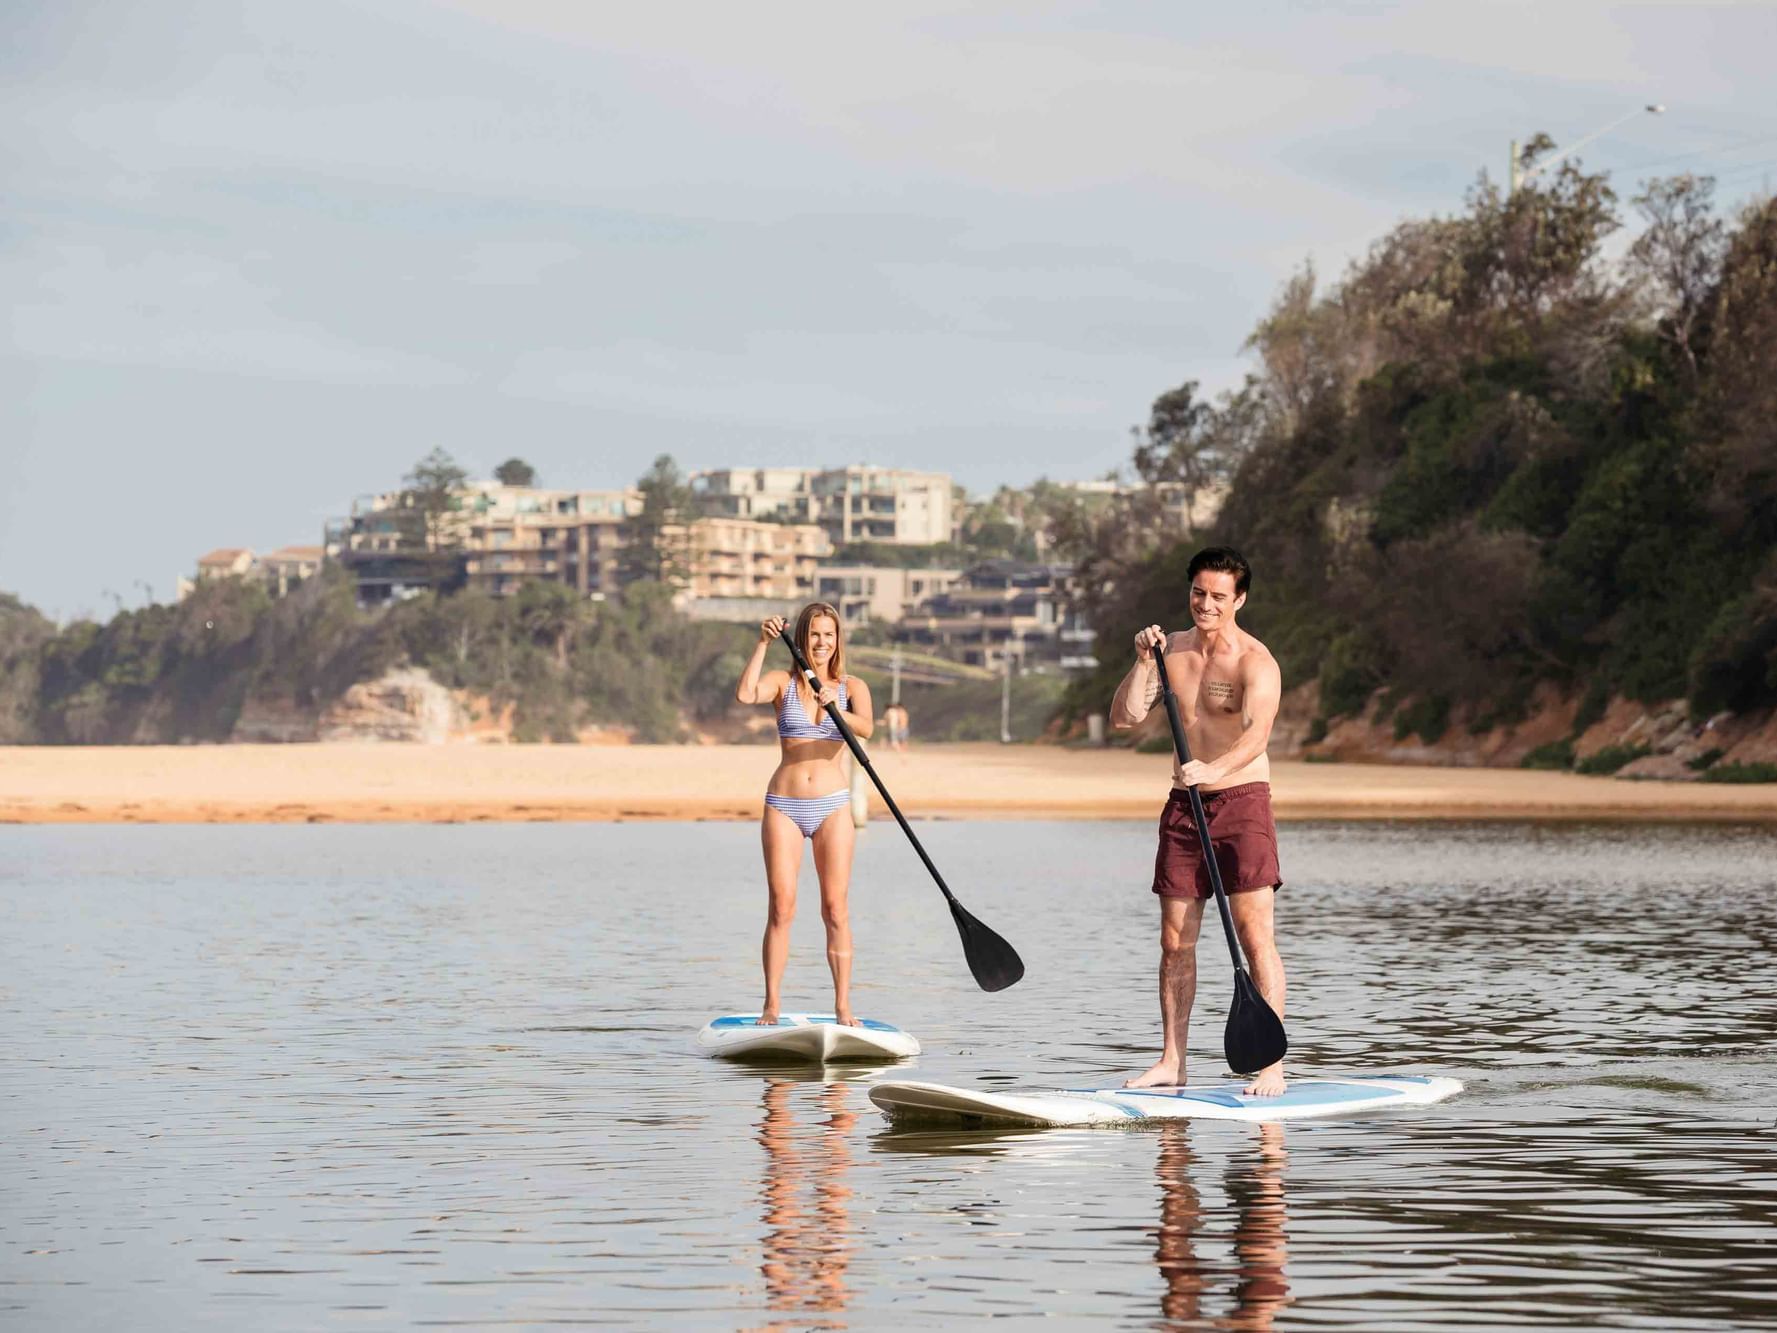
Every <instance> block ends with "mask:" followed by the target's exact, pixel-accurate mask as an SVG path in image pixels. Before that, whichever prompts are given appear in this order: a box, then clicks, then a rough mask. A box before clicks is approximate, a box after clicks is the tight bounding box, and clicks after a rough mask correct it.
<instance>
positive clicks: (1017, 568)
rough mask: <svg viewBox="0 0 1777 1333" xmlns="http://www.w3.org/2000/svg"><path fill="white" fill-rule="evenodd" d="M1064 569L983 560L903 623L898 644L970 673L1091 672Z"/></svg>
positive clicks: (1085, 636)
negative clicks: (953, 661)
mask: <svg viewBox="0 0 1777 1333" xmlns="http://www.w3.org/2000/svg"><path fill="white" fill-rule="evenodd" d="M1072 572H1073V571H1072V570H1071V568H1070V567H1068V566H1066V565H1045V564H1029V563H1026V562H1024V561H1018V560H986V561H983V562H982V563H980V564H978V565H975V566H972V567H971V568H969V569H968V570H965V571H964V573H963V575H962V577H961V578H960V579H959V580H958V581H957V582H956V583H955V584H954V585H953V586H951V587H950V588H949V589H947V590H946V591H944V592H941V593H939V594H938V595H936V596H935V597H933V598H932V599H931V600H930V601H928V602H927V603H926V604H925V605H924V606H922V607H919V608H918V609H916V610H915V611H913V612H912V613H911V614H909V615H907V616H905V617H904V618H903V619H902V621H901V623H900V625H899V626H898V627H897V628H896V630H895V638H896V639H897V640H898V641H900V642H902V643H907V644H912V645H916V646H918V647H921V648H925V649H928V650H930V651H933V652H937V653H940V654H942V655H943V656H946V657H953V658H956V659H957V660H959V661H962V662H967V663H969V664H970V665H973V666H982V667H987V668H989V669H992V670H998V669H1000V668H1002V667H1005V666H1007V665H1008V664H1009V665H1010V666H1011V667H1012V668H1014V669H1017V670H1025V669H1028V668H1031V667H1041V666H1045V665H1046V666H1051V667H1059V668H1062V669H1064V670H1073V669H1077V668H1086V667H1091V666H1095V665H1096V660H1095V659H1094V658H1093V657H1092V651H1091V649H1092V640H1093V632H1092V630H1091V628H1090V627H1088V626H1087V625H1086V623H1085V621H1084V619H1083V617H1081V616H1080V615H1079V613H1078V612H1076V611H1075V610H1073V608H1072V606H1071V604H1070V594H1069V588H1068V579H1069V576H1070V575H1071V574H1072Z"/></svg>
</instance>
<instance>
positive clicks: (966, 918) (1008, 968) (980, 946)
mask: <svg viewBox="0 0 1777 1333" xmlns="http://www.w3.org/2000/svg"><path fill="white" fill-rule="evenodd" d="M783 639H784V646H785V647H786V648H788V649H789V650H790V656H791V658H793V659H794V660H795V663H796V670H797V671H798V672H800V673H801V674H802V676H803V677H804V678H805V679H807V681H808V683H809V684H810V685H811V686H812V687H813V688H814V690H815V693H817V694H818V693H820V688H821V683H820V681H819V679H817V678H816V676H815V674H814V672H813V671H812V670H810V669H809V665H808V661H807V659H806V658H804V657H803V656H802V649H801V648H799V647H797V646H796V639H795V636H794V635H792V634H785V635H784V636H783ZM794 684H795V682H794V681H792V682H791V685H792V687H794ZM827 714H828V716H829V717H831V718H832V719H833V723H834V725H835V726H837V727H838V728H839V734H840V735H841V736H843V737H845V743H846V744H847V745H849V746H850V747H851V752H852V756H853V758H855V759H856V760H857V761H858V762H859V763H860V764H862V765H863V766H864V771H865V772H866V773H868V774H869V775H870V781H872V782H874V783H875V784H876V790H877V791H879V792H881V793H882V799H883V801H884V802H885V803H886V804H887V805H888V808H889V813H890V814H892V815H894V817H895V822H896V823H898V824H899V825H900V826H901V832H903V833H905V834H906V835H907V841H908V842H910V843H912V844H913V850H914V851H916V852H918V853H919V859H920V860H921V861H924V862H925V865H926V869H927V870H929V871H931V872H932V878H933V879H934V880H935V881H937V884H938V889H939V891H940V892H941V893H943V895H944V900H945V901H946V902H948V903H949V904H950V915H951V916H952V917H953V918H955V920H956V929H957V933H958V934H959V935H961V936H962V939H963V957H965V958H967V959H968V960H969V971H970V972H972V973H974V974H975V981H976V984H977V985H979V986H980V987H981V989H982V990H987V991H994V990H1005V989H1006V987H1008V986H1011V985H1014V984H1016V983H1017V981H1018V979H1019V978H1020V977H1022V976H1023V975H1024V960H1023V959H1021V958H1019V956H1018V951H1017V950H1016V949H1014V948H1013V947H1012V946H1011V945H1010V944H1007V943H1006V941H1005V940H1003V939H1001V938H1000V936H999V935H998V934H996V933H995V932H994V931H992V930H990V929H988V927H986V926H984V925H982V924H981V923H980V922H979V921H977V920H976V919H975V918H974V917H973V916H971V915H970V914H969V912H968V910H967V909H966V908H964V907H963V905H962V904H961V903H959V902H958V901H957V900H956V895H955V894H953V893H952V892H951V891H950V886H949V885H948V884H946V883H945V882H944V876H942V875H940V874H939V873H938V867H937V866H935V865H933V864H932V858H931V857H929V856H927V855H926V849H925V848H924V847H921V846H920V845H919V839H918V838H916V837H915V836H914V834H913V830H912V829H911V828H909V827H908V825H907V817H906V816H905V815H903V814H902V813H901V807H900V806H898V805H896V804H895V798H894V797H892V796H890V795H889V792H888V788H887V787H885V786H883V785H882V779H881V778H879V777H878V776H876V769H875V768H874V767H872V766H871V763H870V756H869V755H867V754H865V753H864V747H863V746H861V745H859V744H858V738H857V737H856V736H854V735H852V731H851V728H850V727H848V726H847V725H846V724H845V719H844V718H843V717H841V716H840V715H839V705H838V704H836V703H830V704H828V705H827Z"/></svg>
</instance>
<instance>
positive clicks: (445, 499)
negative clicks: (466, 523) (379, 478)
mask: <svg viewBox="0 0 1777 1333" xmlns="http://www.w3.org/2000/svg"><path fill="white" fill-rule="evenodd" d="M402 480H403V483H404V486H403V489H402V491H401V510H400V522H401V533H400V535H401V543H402V546H403V547H405V548H407V550H408V551H409V552H410V553H413V554H427V555H435V554H441V553H445V554H448V553H451V552H454V551H455V550H456V549H457V548H458V547H459V546H461V545H462V531H461V527H460V525H459V523H458V522H457V519H456V515H457V514H458V512H459V511H460V510H461V509H462V503H463V499H462V492H463V486H464V484H465V483H466V482H467V481H468V480H469V474H468V473H467V472H465V471H463V469H462V468H460V467H458V466H457V463H456V460H455V459H453V458H452V457H451V456H450V455H449V454H447V453H446V452H445V451H444V450H442V449H434V450H432V452H431V453H429V454H427V455H426V456H425V457H424V458H422V459H420V461H419V462H417V463H415V464H414V465H413V471H411V472H409V473H408V474H407V476H406V477H404V478H403V479H402Z"/></svg>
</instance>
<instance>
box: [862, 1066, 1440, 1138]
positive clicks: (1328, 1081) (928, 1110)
mask: <svg viewBox="0 0 1777 1333" xmlns="http://www.w3.org/2000/svg"><path fill="white" fill-rule="evenodd" d="M1242 1086H1243V1085H1241V1084H1239V1083H1228V1084H1224V1085H1223V1086H1221V1087H1198V1088H1072V1089H1068V1090H1067V1091H1065V1092H1027V1093H1017V1092H1014V1093H1001V1092H982V1091H979V1090H978V1089H974V1088H947V1087H945V1086H944V1085H943V1084H941V1083H878V1084H877V1085H876V1086H875V1087H873V1088H871V1089H870V1100H871V1101H873V1102H875V1103H876V1104H877V1105H878V1106H880V1107H881V1108H882V1109H883V1110H884V1111H885V1112H887V1113H888V1114H889V1115H890V1116H891V1117H892V1118H894V1119H895V1120H897V1121H920V1122H924V1123H927V1124H942V1125H961V1126H964V1127H971V1126H976V1125H981V1126H987V1125H1126V1124H1130V1123H1132V1122H1134V1121H1137V1120H1183V1119H1186V1118H1187V1117H1192V1116H1196V1117H1201V1118H1203V1119H1208V1120H1295V1119H1298V1118H1300V1117H1303V1116H1315V1115H1346V1114H1350V1113H1352V1112H1356V1111H1375V1110H1380V1109H1382V1108H1384V1107H1389V1106H1424V1105H1426V1104H1427V1103H1429V1102H1438V1101H1442V1100H1443V1099H1444V1098H1446V1097H1449V1096H1452V1095H1454V1094H1455V1093H1458V1092H1461V1091H1462V1084H1461V1083H1459V1082H1457V1081H1456V1080H1455V1079H1453V1078H1418V1077H1414V1076H1412V1075H1407V1074H1402V1075H1398V1076H1394V1077H1389V1078H1300V1079H1293V1080H1291V1082H1290V1085H1289V1087H1288V1088H1287V1089H1286V1090H1285V1091H1284V1093H1283V1095H1282V1096H1279V1097H1248V1096H1245V1095H1244V1094H1242V1093H1241V1091H1240V1089H1241V1087H1242Z"/></svg>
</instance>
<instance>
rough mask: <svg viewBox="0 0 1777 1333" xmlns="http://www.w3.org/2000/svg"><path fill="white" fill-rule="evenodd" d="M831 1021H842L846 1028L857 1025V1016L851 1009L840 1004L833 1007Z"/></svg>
mask: <svg viewBox="0 0 1777 1333" xmlns="http://www.w3.org/2000/svg"><path fill="white" fill-rule="evenodd" d="M833 1021H834V1022H836V1023H843V1024H844V1025H845V1026H846V1027H848V1028H855V1027H858V1026H859V1023H858V1020H857V1017H856V1016H855V1015H854V1014H853V1013H852V1011H851V1010H849V1009H847V1008H844V1007H843V1006H840V1005H835V1006H834V1008H833Z"/></svg>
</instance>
